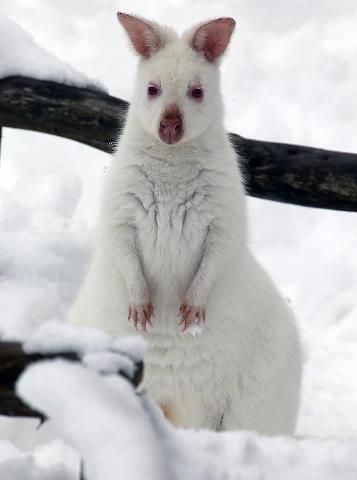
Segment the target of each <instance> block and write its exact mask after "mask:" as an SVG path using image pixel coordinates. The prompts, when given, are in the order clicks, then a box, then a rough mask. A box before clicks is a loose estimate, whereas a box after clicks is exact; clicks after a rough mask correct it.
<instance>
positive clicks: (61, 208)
mask: <svg viewBox="0 0 357 480" xmlns="http://www.w3.org/2000/svg"><path fill="white" fill-rule="evenodd" d="M80 196H81V182H80V180H79V179H78V177H76V176H75V175H73V174H70V173H60V174H58V173H57V174H56V173H53V174H50V173H48V174H42V173H38V172H37V173H36V172H28V173H23V174H22V175H21V176H20V178H19V179H18V180H17V181H16V182H15V184H14V185H13V187H12V188H11V190H6V189H4V188H1V187H0V228H1V245H0V272H1V288H0V312H1V314H0V337H1V338H3V339H13V340H24V339H26V338H27V337H28V336H29V335H30V334H31V333H33V332H34V331H35V330H36V328H38V326H39V325H41V324H42V323H44V322H47V321H49V320H58V319H61V320H62V319H63V318H64V316H65V314H66V311H67V309H68V306H69V305H70V303H71V302H72V300H73V297H74V295H75V292H76V290H77V288H78V287H79V284H80V279H81V277H82V276H83V274H84V271H85V268H86V262H87V259H88V253H89V244H90V230H89V229H88V227H87V225H86V224H85V223H83V222H82V221H81V220H80V219H74V218H73V215H74V212H75V210H76V207H77V203H78V201H79V199H80Z"/></svg>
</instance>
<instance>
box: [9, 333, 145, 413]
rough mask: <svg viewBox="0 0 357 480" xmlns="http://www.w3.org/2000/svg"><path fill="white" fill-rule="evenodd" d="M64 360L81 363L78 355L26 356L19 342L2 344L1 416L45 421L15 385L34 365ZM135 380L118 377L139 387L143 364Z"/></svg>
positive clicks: (139, 363)
mask: <svg viewBox="0 0 357 480" xmlns="http://www.w3.org/2000/svg"><path fill="white" fill-rule="evenodd" d="M57 358H62V359H65V360H69V361H72V362H80V361H81V359H80V357H79V356H78V354H77V353H74V352H61V353H58V354H39V353H33V354H26V353H25V352H24V351H23V349H22V346H21V343H17V342H0V415H7V416H9V417H36V418H39V419H41V420H43V415H42V414H41V413H39V412H37V411H35V410H32V409H31V408H30V407H29V406H27V405H26V404H25V403H23V402H22V401H21V400H20V399H19V398H18V397H17V396H16V393H15V384H16V382H17V380H18V378H19V377H20V375H21V373H22V372H23V371H24V370H25V368H26V367H28V366H29V365H31V364H32V363H35V362H38V361H41V360H53V359H57ZM135 366H136V368H135V373H134V376H133V378H129V377H128V376H127V375H126V374H125V372H122V371H119V372H118V375H120V376H122V377H124V378H126V379H127V380H129V381H130V382H131V383H132V385H133V387H137V386H138V385H139V384H140V382H141V380H142V377H143V363H142V362H137V363H136V364H135Z"/></svg>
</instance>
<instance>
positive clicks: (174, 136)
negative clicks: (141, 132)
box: [159, 104, 183, 144]
mask: <svg viewBox="0 0 357 480" xmlns="http://www.w3.org/2000/svg"><path fill="white" fill-rule="evenodd" d="M182 135H183V125H182V115H181V112H180V110H179V108H178V106H177V105H175V104H172V105H169V106H168V107H167V108H166V109H165V111H164V113H163V115H162V117H161V120H160V126H159V136H160V138H161V140H162V141H163V142H165V143H168V144H174V143H177V142H178V141H180V140H181V138H182Z"/></svg>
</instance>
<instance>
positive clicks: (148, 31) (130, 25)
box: [118, 12, 161, 58]
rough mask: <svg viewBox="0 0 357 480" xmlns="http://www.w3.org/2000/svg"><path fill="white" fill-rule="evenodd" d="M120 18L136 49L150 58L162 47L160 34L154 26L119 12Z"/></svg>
mask: <svg viewBox="0 0 357 480" xmlns="http://www.w3.org/2000/svg"><path fill="white" fill-rule="evenodd" d="M118 20H119V22H120V23H121V24H122V25H123V27H124V28H125V30H126V33H127V34H128V36H129V38H130V41H131V43H132V44H133V47H134V48H135V50H136V51H137V52H138V53H139V54H140V55H142V56H143V57H145V58H149V57H150V56H151V55H152V54H153V53H154V52H155V51H157V50H158V49H159V48H160V47H161V40H160V37H159V35H158V34H157V33H156V32H155V30H154V29H153V27H152V26H151V25H149V24H148V23H146V22H144V21H143V20H140V19H139V18H136V17H133V16H131V15H127V14H126V13H121V12H118Z"/></svg>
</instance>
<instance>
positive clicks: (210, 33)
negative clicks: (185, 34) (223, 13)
mask: <svg viewBox="0 0 357 480" xmlns="http://www.w3.org/2000/svg"><path fill="white" fill-rule="evenodd" d="M235 25H236V22H235V20H234V19H233V18H228V17H226V18H218V19H217V20H211V21H210V22H208V23H205V24H203V25H201V26H200V27H198V28H197V30H196V31H195V32H194V34H193V37H192V40H191V47H192V48H193V49H194V50H196V51H197V52H198V53H201V54H202V55H203V56H204V57H205V58H206V59H207V60H208V61H209V62H214V61H215V60H217V58H219V57H220V56H221V55H222V54H223V53H224V52H225V50H226V48H227V46H228V43H229V40H230V38H231V35H232V33H233V30H234V27H235Z"/></svg>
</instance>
